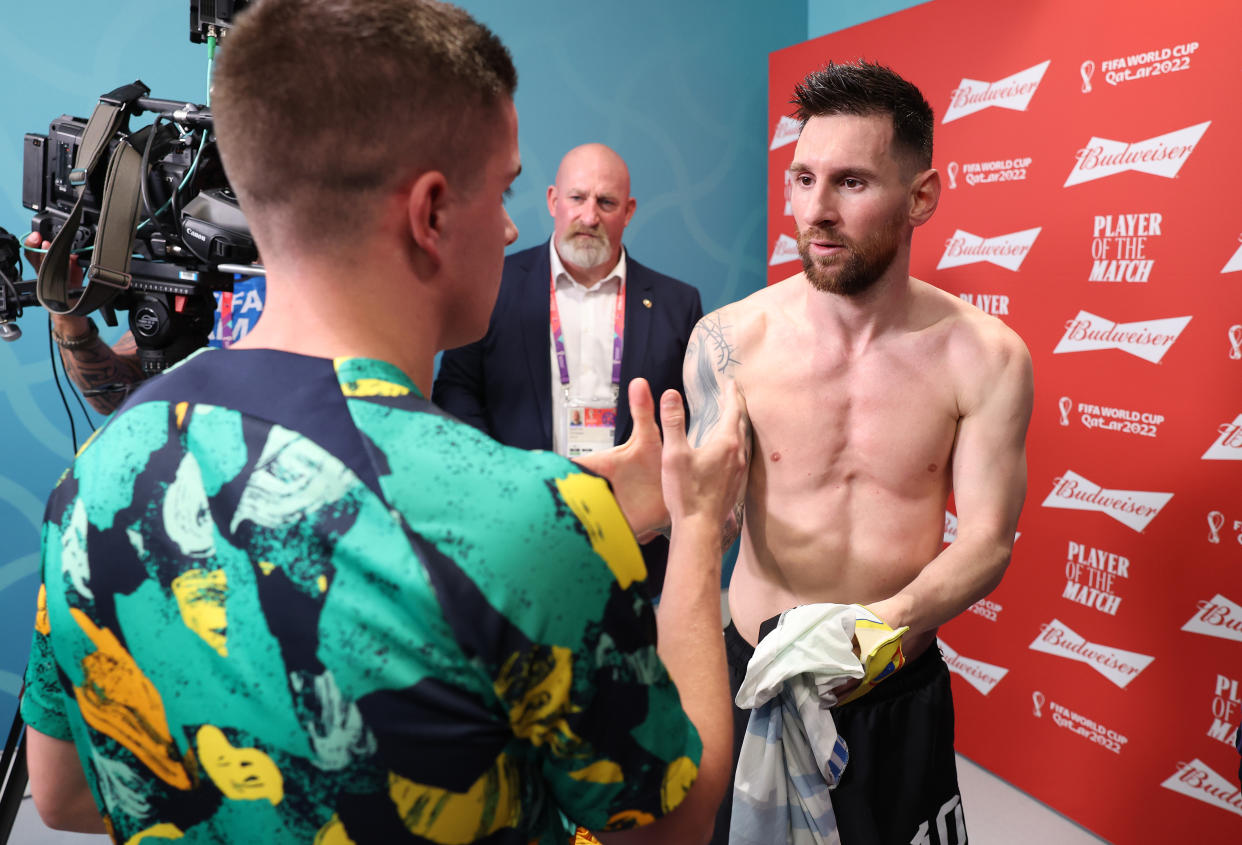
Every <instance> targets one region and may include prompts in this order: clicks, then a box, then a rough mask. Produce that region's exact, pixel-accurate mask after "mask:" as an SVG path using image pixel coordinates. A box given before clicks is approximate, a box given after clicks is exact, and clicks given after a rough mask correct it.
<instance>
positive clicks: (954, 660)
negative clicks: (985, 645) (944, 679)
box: [937, 639, 1009, 695]
mask: <svg viewBox="0 0 1242 845" xmlns="http://www.w3.org/2000/svg"><path fill="white" fill-rule="evenodd" d="M937 642H938V643H939V644H940V653H941V654H943V655H944V662H945V664H946V665H947V666H948V667H949V671H950V672H953V673H955V674H958V675H961V676H962V678H963V679H964V680H965V681H966V683H968V684H970V685H971V686H972V687H974V688H975V689H977V690H979V692H981V693H983V694H984V695H987V694H988V693H990V692H991V691H992V688H993V687H995V686H996V685H997V684H999V683H1000V682H1001V679H1002V678H1004V677H1005V676H1006V675H1008V674H1009V670H1008V669H1006V668H1004V667H1003V666H993V665H992V664H991V663H984V662H983V661H982V660H971V659H970V658H969V657H962V656H961V655H960V654H958V653H957V652H956V651H954V650H953V649H952V648H950V647H949V645H948V643H946V642H945V641H944V640H941V639H937Z"/></svg>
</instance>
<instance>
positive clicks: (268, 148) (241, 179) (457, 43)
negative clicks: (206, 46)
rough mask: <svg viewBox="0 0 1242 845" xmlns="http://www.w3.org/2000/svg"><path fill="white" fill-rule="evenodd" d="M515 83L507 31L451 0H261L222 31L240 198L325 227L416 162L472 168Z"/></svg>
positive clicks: (216, 90) (453, 171)
mask: <svg viewBox="0 0 1242 845" xmlns="http://www.w3.org/2000/svg"><path fill="white" fill-rule="evenodd" d="M516 88H517V71H516V70H515V69H514V67H513V60H512V58H511V57H510V55H509V51H508V49H506V48H505V46H504V44H502V43H501V41H500V39H499V38H497V37H496V35H495V34H494V33H493V32H492V31H491V30H489V29H488V28H487V27H485V26H483V25H482V24H480V23H478V22H477V21H475V20H474V19H473V18H471V17H470V15H468V14H467V13H466V12H464V11H462V10H461V9H459V8H457V7H455V6H450V5H448V4H447V3H441V2H437V0H258V2H257V3H255V4H254V5H252V6H251V7H249V8H248V9H247V10H246V11H245V12H243V13H242V14H241V15H239V16H238V19H237V24H236V26H235V27H234V28H233V29H232V30H231V31H230V32H229V33H228V35H227V37H226V38H224V39H223V41H222V42H221V48H220V58H219V61H218V62H217V64H216V68H215V74H214V76H213V80H212V112H213V115H214V118H215V129H216V135H217V137H218V139H219V143H220V151H221V156H222V158H223V159H224V164H225V170H226V172H227V173H228V177H229V182H230V184H231V185H232V186H233V188H234V189H235V190H236V191H237V194H238V196H239V197H240V199H241V201H242V207H243V209H245V210H246V211H247V213H248V214H251V213H252V212H257V214H258V215H259V216H265V220H264V223H265V224H268V221H267V220H266V215H267V214H270V213H271V212H276V215H275V216H276V217H277V218H278V221H279V222H275V223H272V224H269V225H279V226H281V227H282V228H288V227H298V228H302V227H313V229H314V230H317V231H312V232H307V233H306V234H307V235H308V236H309V237H314V238H322V237H323V236H324V235H329V236H331V235H337V236H339V235H342V234H344V233H346V232H348V231H351V230H353V229H354V228H355V227H356V226H357V225H359V223H361V222H362V221H363V219H365V218H364V217H363V216H362V215H364V214H365V211H366V210H369V208H370V206H369V204H368V203H367V202H366V200H367V199H368V197H371V196H378V195H379V192H382V191H386V190H390V189H392V188H395V187H396V186H397V185H399V184H401V183H402V182H403V181H405V180H408V179H409V178H411V177H412V176H414V175H416V174H417V173H420V172H424V171H427V170H441V171H443V172H445V173H446V175H448V176H449V177H450V178H452V177H458V178H459V179H463V180H466V181H467V182H469V181H470V180H471V179H473V178H474V177H473V174H474V173H475V172H476V171H479V170H481V169H482V168H481V167H479V160H480V158H481V157H482V155H481V153H482V152H483V151H486V150H490V148H491V147H490V144H491V143H493V138H495V137H498V136H499V133H498V132H491V131H489V130H490V129H491V128H492V126H491V125H489V124H488V122H487V121H488V120H489V119H491V120H493V121H495V120H498V118H499V111H498V109H499V107H500V105H501V104H502V103H503V102H506V101H508V100H511V99H512V97H513V92H514V90H515V89H516Z"/></svg>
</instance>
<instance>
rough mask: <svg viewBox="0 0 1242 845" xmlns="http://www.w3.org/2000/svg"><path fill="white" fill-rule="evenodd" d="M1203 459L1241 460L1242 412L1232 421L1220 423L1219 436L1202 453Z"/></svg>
mask: <svg viewBox="0 0 1242 845" xmlns="http://www.w3.org/2000/svg"><path fill="white" fill-rule="evenodd" d="M1203 460H1205V461H1242V414H1238V415H1237V416H1236V417H1234V418H1233V422H1231V423H1224V424H1222V425H1221V427H1220V436H1219V437H1217V438H1216V442H1215V443H1213V444H1212V445H1211V446H1210V447H1209V448H1208V450H1207V451H1206V452H1204V453H1203Z"/></svg>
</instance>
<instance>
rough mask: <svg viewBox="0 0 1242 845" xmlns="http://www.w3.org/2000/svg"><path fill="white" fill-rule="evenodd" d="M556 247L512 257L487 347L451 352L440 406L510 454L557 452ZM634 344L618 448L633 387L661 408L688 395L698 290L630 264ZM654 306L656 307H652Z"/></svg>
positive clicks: (628, 318) (438, 389) (626, 350)
mask: <svg viewBox="0 0 1242 845" xmlns="http://www.w3.org/2000/svg"><path fill="white" fill-rule="evenodd" d="M548 249H549V247H548V244H546V243H544V244H541V245H540V246H536V247H532V248H531V249H527V250H523V251H522V252H517V253H514V254H513V255H510V256H508V257H506V258H505V270H504V276H503V277H502V279H501V282H500V293H499V294H498V295H497V297H496V307H495V308H494V309H493V311H492V318H491V323H490V324H489V325H488V327H487V334H486V335H484V337H483V339H482V340H479V341H476V342H474V343H471V344H468V345H466V346H462V347H458V348H457V349H449V350H447V351H446V352H445V353H444V355H443V357H442V358H441V360H440V372H439V374H438V375H437V376H436V380H435V385H434V386H433V387H432V390H431V399H432V401H433V402H435V403H436V404H437V405H439V406H440V407H441V408H442V409H444V410H445V411H448V412H449V413H450V414H452V415H453V416H455V417H457V418H458V419H459V420H461V421H462V422H466V423H469V424H470V425H472V426H474V427H475V428H477V429H479V430H480V431H483V432H485V433H487V434H489V435H491V436H492V437H494V438H495V439H496V440H498V441H500V442H501V443H504V444H505V445H506V446H517V447H519V448H522V449H551V448H552V375H551V374H552V352H551V341H550V335H549V332H550V331H551V322H550V318H549V316H548V284H549V281H550V279H551V274H552V264H551V259H550V258H549V255H548ZM625 278H626V282H625V287H626V290H625V337H624V338H623V340H622V347H621V392H620V395H619V396H618V397H617V430H616V443H618V444H620V443H624V442H625V440H626V438H627V437H629V436H630V431H631V430H632V429H633V428H634V421H633V419H632V418H631V417H630V401H629V397H628V396H627V395H626V385H628V384H629V383H630V381H631V380H632V379H634V378H637V377H638V376H642V377H644V378H646V379H647V380H648V381H649V382H650V383H651V395H652V396H653V397H654V398H655V400H656V401H657V403H658V402H659V399H660V394H661V393H663V392H664V391H665V390H667V389H668V388H670V387H671V388H674V389H676V390H677V391H679V392H682V393H683V394H684V390H683V387H682V381H681V367H682V359H683V358H684V357H685V354H686V344H687V343H688V342H689V340H690V333H691V332H692V331H693V330H694V326H695V324H696V323H697V322H698V321H699V319H700V318H701V317H702V316H703V304H702V301H701V300H700V299H699V291H698V289H697V288H694V287H692V286H690V285H688V284H686V283H685V282H679V281H677V280H676V279H674V278H672V277H670V276H665V275H664V274H662V273H657V272H655V271H654V270H651V269H648V268H647V267H644V266H643V265H641V264H639V263H638V262H637V261H635V260H634V259H633V258H632V257H628V256H627V258H626V277H625ZM645 302H649V303H650V307H648V306H647V305H645V304H644V303H645Z"/></svg>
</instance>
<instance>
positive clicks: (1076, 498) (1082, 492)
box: [1044, 469, 1173, 531]
mask: <svg viewBox="0 0 1242 845" xmlns="http://www.w3.org/2000/svg"><path fill="white" fill-rule="evenodd" d="M1172 498H1173V494H1172V493H1149V492H1145V491H1142V490H1109V489H1107V488H1104V487H1101V486H1100V485H1098V484H1093V483H1091V482H1090V481H1088V480H1087V479H1085V478H1083V477H1082V476H1081V475H1079V474H1078V473H1076V472H1074V471H1073V470H1068V469H1067V470H1066V471H1065V472H1064V473H1063V474H1062V475H1060V476H1058V477H1057V479H1056V480H1055V481H1054V482H1053V485H1052V492H1051V493H1049V494H1048V498H1046V499H1044V507H1046V508H1064V509H1066V510H1075V511H1099V512H1100V513H1103V514H1107V515H1108V516H1111V517H1112V518H1113V519H1115V520H1117V521H1118V522H1120V523H1121V524H1122V525H1125V526H1127V527H1129V528H1133V529H1134V530H1135V531H1142V530H1143V529H1144V528H1146V527H1147V523H1149V522H1151V521H1152V520H1153V519H1155V518H1156V515H1157V514H1158V513H1160V511H1161V509H1163V508H1164V506H1165V505H1167V504H1168V503H1169V499H1172Z"/></svg>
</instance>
